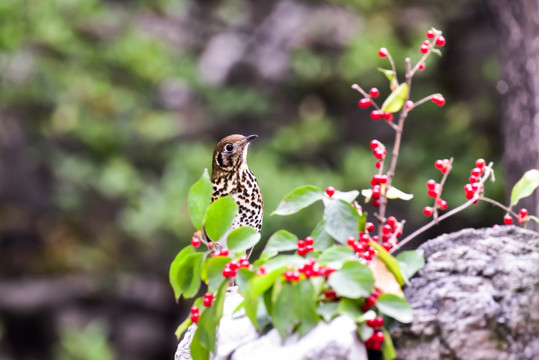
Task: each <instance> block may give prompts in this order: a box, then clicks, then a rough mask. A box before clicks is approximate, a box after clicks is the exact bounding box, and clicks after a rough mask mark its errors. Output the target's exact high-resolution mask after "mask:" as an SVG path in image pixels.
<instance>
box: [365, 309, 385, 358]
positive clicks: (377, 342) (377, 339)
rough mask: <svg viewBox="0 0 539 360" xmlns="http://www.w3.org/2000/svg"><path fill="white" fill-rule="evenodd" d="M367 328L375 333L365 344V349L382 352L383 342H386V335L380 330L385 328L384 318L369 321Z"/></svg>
mask: <svg viewBox="0 0 539 360" xmlns="http://www.w3.org/2000/svg"><path fill="white" fill-rule="evenodd" d="M367 326H369V327H371V328H372V329H373V330H374V332H373V333H372V335H371V336H370V337H369V339H368V340H367V341H366V342H365V347H366V348H367V349H372V350H380V348H381V347H382V342H384V333H383V332H382V331H381V330H380V329H381V328H382V326H384V318H382V317H380V316H379V317H376V318H374V319H370V320H367Z"/></svg>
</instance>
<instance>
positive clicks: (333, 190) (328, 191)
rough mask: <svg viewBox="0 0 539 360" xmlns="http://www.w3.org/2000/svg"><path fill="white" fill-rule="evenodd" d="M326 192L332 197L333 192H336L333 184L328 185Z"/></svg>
mask: <svg viewBox="0 0 539 360" xmlns="http://www.w3.org/2000/svg"><path fill="white" fill-rule="evenodd" d="M326 194H327V195H328V196H329V197H332V196H333V194H335V188H334V187H333V186H328V187H327V188H326Z"/></svg>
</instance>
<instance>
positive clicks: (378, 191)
mask: <svg viewBox="0 0 539 360" xmlns="http://www.w3.org/2000/svg"><path fill="white" fill-rule="evenodd" d="M386 183H387V175H380V174H375V175H373V177H372V179H371V186H372V188H371V190H372V195H371V197H372V206H374V207H379V206H380V196H381V195H382V185H383V184H386Z"/></svg>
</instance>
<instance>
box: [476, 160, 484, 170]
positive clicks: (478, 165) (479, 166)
mask: <svg viewBox="0 0 539 360" xmlns="http://www.w3.org/2000/svg"><path fill="white" fill-rule="evenodd" d="M485 163H486V161H485V159H481V158H479V159H477V160H476V161H475V166H477V167H478V168H480V169H482V168H484V167H485Z"/></svg>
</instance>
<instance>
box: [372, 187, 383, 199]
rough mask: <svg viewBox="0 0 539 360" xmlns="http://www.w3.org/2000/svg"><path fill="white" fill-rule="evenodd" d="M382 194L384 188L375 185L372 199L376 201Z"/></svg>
mask: <svg viewBox="0 0 539 360" xmlns="http://www.w3.org/2000/svg"><path fill="white" fill-rule="evenodd" d="M381 192H382V188H381V187H380V185H374V186H373V187H372V197H373V198H374V199H378V198H379V197H380V194H381Z"/></svg>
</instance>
